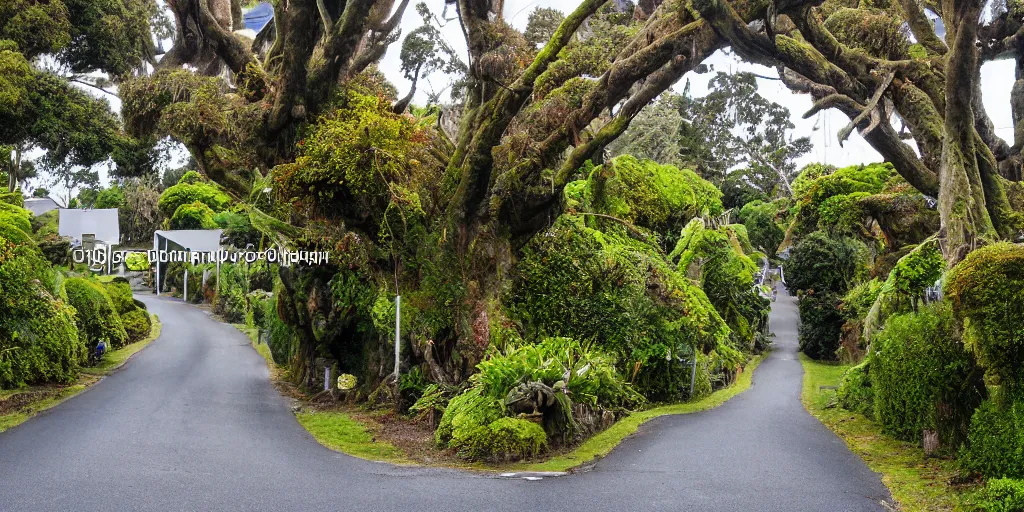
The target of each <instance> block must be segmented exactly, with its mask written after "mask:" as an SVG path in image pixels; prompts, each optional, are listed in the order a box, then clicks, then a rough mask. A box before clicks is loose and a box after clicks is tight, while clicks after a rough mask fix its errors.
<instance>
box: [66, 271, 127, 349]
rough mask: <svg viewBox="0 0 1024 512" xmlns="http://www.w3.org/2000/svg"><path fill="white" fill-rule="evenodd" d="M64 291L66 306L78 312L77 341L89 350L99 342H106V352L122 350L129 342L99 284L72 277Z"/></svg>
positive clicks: (119, 320)
mask: <svg viewBox="0 0 1024 512" xmlns="http://www.w3.org/2000/svg"><path fill="white" fill-rule="evenodd" d="M64 290H65V291H66V292H67V296H68V302H70V304H71V306H72V307H74V308H75V310H76V311H77V312H78V314H77V315H76V324H77V325H78V334H79V337H80V338H81V339H82V341H83V342H85V343H86V345H87V346H88V347H89V348H90V349H92V348H93V347H95V346H96V345H97V343H99V341H100V340H106V342H107V343H108V345H109V348H118V347H122V346H124V345H125V344H126V343H127V342H128V334H127V333H126V332H125V330H124V325H122V324H121V318H120V316H119V315H118V314H117V310H116V309H115V307H114V303H113V301H111V300H110V296H109V295H107V292H106V290H105V289H104V287H103V285H102V284H100V283H99V282H97V281H93V280H91V279H86V278H84V277H72V278H68V279H67V280H65V281H64Z"/></svg>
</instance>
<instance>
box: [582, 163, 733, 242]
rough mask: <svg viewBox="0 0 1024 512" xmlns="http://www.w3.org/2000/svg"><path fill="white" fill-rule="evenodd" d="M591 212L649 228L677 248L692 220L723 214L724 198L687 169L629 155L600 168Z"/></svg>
mask: <svg viewBox="0 0 1024 512" xmlns="http://www.w3.org/2000/svg"><path fill="white" fill-rule="evenodd" d="M588 181H589V188H588V189H587V192H586V194H585V196H586V198H587V205H586V206H587V209H588V210H589V211H592V212H595V213H602V214H606V215H611V216H614V217H617V218H620V219H623V220H626V221H629V222H631V223H632V224H635V225H639V226H643V227H646V228H648V229H650V230H652V231H654V232H655V233H657V234H658V235H660V236H661V237H662V238H664V239H665V240H666V242H667V243H666V246H668V247H670V246H672V245H674V243H673V242H674V240H675V237H676V233H678V232H679V230H680V229H682V228H683V226H685V225H686V223H687V222H689V221H690V219H692V218H694V217H697V216H700V215H718V214H720V213H721V212H722V202H721V197H722V193H721V192H719V190H718V189H717V188H715V186H714V185H712V184H711V183H709V182H707V181H705V180H703V179H702V178H700V177H699V176H697V174H696V173H694V172H693V171H690V170H687V169H678V168H676V167H674V166H671V165H661V164H658V163H656V162H652V161H650V160H643V161H641V160H637V159H636V158H634V157H632V156H630V155H623V156H620V157H617V158H615V159H614V160H612V161H610V162H608V163H606V164H605V165H603V166H601V167H597V168H595V169H594V170H593V171H592V172H591V174H590V177H589V179H588Z"/></svg>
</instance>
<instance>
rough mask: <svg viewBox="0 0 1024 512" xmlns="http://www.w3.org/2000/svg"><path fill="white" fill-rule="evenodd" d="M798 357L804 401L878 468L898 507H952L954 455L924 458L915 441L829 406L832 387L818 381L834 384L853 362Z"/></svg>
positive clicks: (955, 496)
mask: <svg viewBox="0 0 1024 512" xmlns="http://www.w3.org/2000/svg"><path fill="white" fill-rule="evenodd" d="M800 362H801V364H803V367H804V380H803V393H802V394H801V400H802V401H803V404H804V407H805V408H807V411H808V412H810V413H811V415H813V416H814V417H815V418H818V420H819V421H821V422H822V423H823V424H825V426H827V427H828V428H829V429H830V430H832V432H834V433H835V434H836V435H837V436H839V437H840V438H842V439H843V441H845V442H846V445H847V446H849V448H850V450H851V451H852V452H853V453H856V454H857V455H859V456H860V457H861V458H862V459H864V462H865V463H866V464H867V465H868V467H869V468H871V470H872V471H875V472H877V473H881V475H882V483H883V484H885V486H886V487H888V488H889V491H890V492H891V493H892V496H893V498H894V499H895V500H896V502H897V503H898V505H899V507H900V510H904V511H908V512H909V511H928V512H935V511H950V510H955V509H956V505H957V502H958V501H959V499H958V494H959V492H958V490H957V489H956V488H955V487H952V486H950V484H949V482H950V479H951V478H953V477H954V476H955V475H956V465H955V462H954V461H953V460H950V459H944V458H926V457H925V455H924V450H922V449H921V448H920V447H919V446H917V445H916V444H914V443H907V442H904V441H898V440H896V439H893V438H892V437H890V436H888V435H886V434H884V433H882V428H881V426H880V425H878V424H877V423H875V422H874V421H872V420H870V419H869V418H867V417H865V416H864V415H863V414H858V413H854V412H850V411H847V410H844V409H842V408H839V407H834V406H832V404H831V402H832V400H833V398H834V397H835V391H834V390H831V389H821V387H822V386H838V385H839V382H840V380H841V379H842V377H843V374H844V373H845V372H846V370H847V369H848V368H850V366H851V365H841V364H829V363H821V362H817V361H814V360H812V359H810V358H808V357H807V356H805V355H803V354H800Z"/></svg>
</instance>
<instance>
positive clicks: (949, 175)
mask: <svg viewBox="0 0 1024 512" xmlns="http://www.w3.org/2000/svg"><path fill="white" fill-rule="evenodd" d="M980 11H981V3H980V1H978V0H967V1H963V2H956V5H955V12H954V16H953V19H954V20H955V24H954V25H953V26H954V27H956V34H955V35H954V36H953V37H952V41H951V42H952V45H951V47H950V50H949V53H948V54H947V55H946V111H945V119H944V131H945V137H944V138H943V144H942V164H941V165H942V167H941V168H940V169H939V180H940V184H939V215H940V218H941V221H942V228H941V232H942V236H943V252H944V253H945V256H946V258H947V260H948V261H949V262H950V265H954V264H956V263H957V262H959V261H960V260H962V259H963V258H964V257H965V256H967V253H969V252H970V251H972V250H974V249H975V248H976V247H978V245H979V244H980V243H981V240H980V238H983V237H991V236H993V235H995V228H994V226H993V224H992V218H991V217H990V216H989V212H988V209H987V208H986V205H985V191H984V187H983V184H982V177H981V169H980V167H979V153H980V152H981V151H982V148H984V150H985V151H987V149H988V148H986V147H984V146H982V147H977V146H976V143H977V142H979V141H980V137H977V136H976V133H977V132H976V130H975V127H974V126H975V122H974V98H973V95H974V92H975V91H976V90H977V89H976V88H975V87H974V81H975V80H977V78H978V74H977V72H976V71H977V68H978V49H977V47H976V45H975V41H976V40H977V37H978V21H977V20H978V17H979V15H980Z"/></svg>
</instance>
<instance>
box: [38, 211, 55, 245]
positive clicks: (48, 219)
mask: <svg viewBox="0 0 1024 512" xmlns="http://www.w3.org/2000/svg"><path fill="white" fill-rule="evenodd" d="M59 224H60V211H59V210H50V211H48V212H46V213H44V214H42V215H38V216H36V217H32V232H34V233H35V236H36V239H42V238H46V237H48V236H51V235H52V236H60V225H59Z"/></svg>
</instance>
